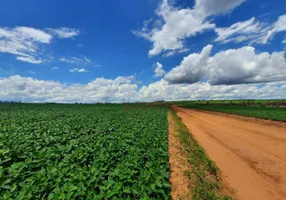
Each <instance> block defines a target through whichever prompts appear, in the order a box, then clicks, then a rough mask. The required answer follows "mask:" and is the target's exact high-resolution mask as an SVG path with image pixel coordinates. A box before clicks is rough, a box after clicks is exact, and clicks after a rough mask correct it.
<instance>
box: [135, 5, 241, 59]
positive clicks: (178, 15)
mask: <svg viewBox="0 0 286 200" xmlns="http://www.w3.org/2000/svg"><path fill="white" fill-rule="evenodd" d="M243 1H244V0H233V1H229V0H220V1H213V0H196V1H195V6H194V8H192V9H191V8H184V9H181V8H176V7H174V6H172V5H170V4H169V2H168V0H163V1H162V3H161V4H160V6H159V8H158V9H157V10H156V15H157V16H158V17H159V19H158V20H157V21H156V22H155V23H154V27H153V28H152V29H151V30H149V28H148V25H149V24H150V20H148V21H145V23H144V26H143V28H142V29H141V30H140V31H133V33H134V34H135V35H137V36H139V37H143V38H145V39H147V40H149V41H150V42H152V43H153V48H152V49H151V50H150V51H149V55H150V56H154V55H158V54H160V53H161V52H167V53H168V51H171V52H173V53H175V50H182V49H184V39H186V38H190V37H193V36H196V35H197V34H200V33H202V32H204V31H206V30H210V29H214V28H215V27H216V25H215V24H214V23H212V22H210V21H209V20H208V17H209V16H212V15H219V14H225V13H227V12H230V11H232V10H233V9H234V8H235V7H237V6H239V5H240V4H241V3H242V2H243ZM169 55H172V53H171V54H169Z"/></svg>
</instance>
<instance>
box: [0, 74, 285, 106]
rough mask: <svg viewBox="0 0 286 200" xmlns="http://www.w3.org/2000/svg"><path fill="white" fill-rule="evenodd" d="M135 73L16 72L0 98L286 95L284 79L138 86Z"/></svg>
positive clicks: (91, 99)
mask: <svg viewBox="0 0 286 200" xmlns="http://www.w3.org/2000/svg"><path fill="white" fill-rule="evenodd" d="M135 81H136V80H135V77H134V76H127V77H117V78H115V79H105V78H96V79H95V80H93V81H91V82H89V83H87V84H77V83H74V84H68V85H67V84H65V83H60V82H56V81H47V80H37V79H34V78H30V77H21V76H19V75H16V76H11V77H7V78H0V85H1V87H0V100H1V101H22V102H58V103H74V102H82V103H95V102H135V101H157V100H168V101H175V100H193V99H226V98H227V99H254V98H263V99H267V98H286V82H285V81H284V82H276V83H266V84H240V85H211V84H210V83H208V82H197V83H194V84H191V85H190V84H169V83H168V82H167V81H165V80H164V79H162V80H160V81H157V82H155V83H152V84H149V85H145V86H142V87H141V88H138V85H137V84H136V83H135Z"/></svg>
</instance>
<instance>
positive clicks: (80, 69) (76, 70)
mask: <svg viewBox="0 0 286 200" xmlns="http://www.w3.org/2000/svg"><path fill="white" fill-rule="evenodd" d="M70 72H72V73H74V72H79V73H82V72H88V71H87V70H86V69H84V68H73V69H70Z"/></svg>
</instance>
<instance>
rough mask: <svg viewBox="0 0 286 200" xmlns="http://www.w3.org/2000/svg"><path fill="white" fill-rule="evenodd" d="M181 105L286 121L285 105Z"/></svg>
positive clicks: (180, 104) (181, 104)
mask: <svg viewBox="0 0 286 200" xmlns="http://www.w3.org/2000/svg"><path fill="white" fill-rule="evenodd" d="M178 105H179V106H181V107H185V108H194V109H199V110H210V111H216V112H223V113H229V114H236V115H242V116H248V117H256V118H262V119H270V120H277V121H286V108H285V107H270V106H269V107H266V106H241V105H219V104H218V103H217V104H209V105H207V104H205V103H204V104H196V103H194V102H192V103H182V102H181V103H179V104H178Z"/></svg>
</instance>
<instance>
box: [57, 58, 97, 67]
mask: <svg viewBox="0 0 286 200" xmlns="http://www.w3.org/2000/svg"><path fill="white" fill-rule="evenodd" d="M60 61H61V62H65V63H69V64H76V65H84V66H85V65H89V64H92V62H91V60H90V59H89V58H87V57H83V58H77V57H69V58H66V57H62V58H60Z"/></svg>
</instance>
